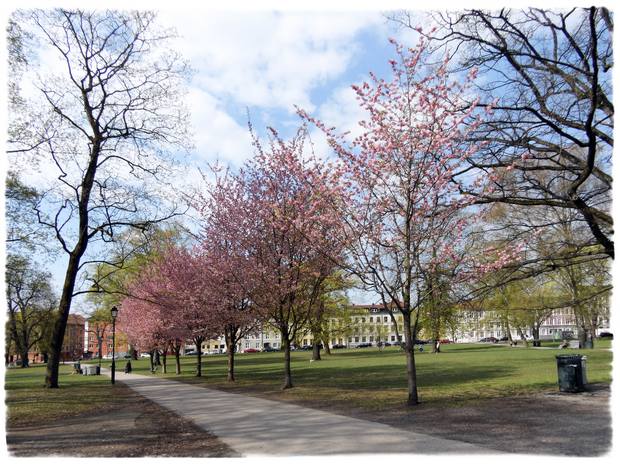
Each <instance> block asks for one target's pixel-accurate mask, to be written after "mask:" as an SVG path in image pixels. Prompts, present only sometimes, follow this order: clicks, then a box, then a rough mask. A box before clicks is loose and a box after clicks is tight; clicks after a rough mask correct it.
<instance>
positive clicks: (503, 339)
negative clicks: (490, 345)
mask: <svg viewBox="0 0 620 465" xmlns="http://www.w3.org/2000/svg"><path fill="white" fill-rule="evenodd" d="M507 340H508V336H504V337H500V338H499V342H506V341H507Z"/></svg>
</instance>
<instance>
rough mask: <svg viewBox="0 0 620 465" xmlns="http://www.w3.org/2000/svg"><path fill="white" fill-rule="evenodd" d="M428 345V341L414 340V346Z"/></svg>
mask: <svg viewBox="0 0 620 465" xmlns="http://www.w3.org/2000/svg"><path fill="white" fill-rule="evenodd" d="M430 343H431V341H428V340H426V339H416V340H415V341H414V344H416V345H418V344H420V345H424V344H430Z"/></svg>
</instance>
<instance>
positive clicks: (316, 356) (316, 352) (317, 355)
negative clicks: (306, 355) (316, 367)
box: [312, 341, 321, 361]
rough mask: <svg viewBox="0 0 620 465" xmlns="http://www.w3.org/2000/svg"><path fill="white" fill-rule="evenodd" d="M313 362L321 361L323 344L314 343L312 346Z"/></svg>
mask: <svg viewBox="0 0 620 465" xmlns="http://www.w3.org/2000/svg"><path fill="white" fill-rule="evenodd" d="M312 360H315V361H316V360H321V342H320V341H314V343H313V344H312Z"/></svg>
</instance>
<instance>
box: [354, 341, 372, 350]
mask: <svg viewBox="0 0 620 465" xmlns="http://www.w3.org/2000/svg"><path fill="white" fill-rule="evenodd" d="M357 347H358V349H366V348H367V347H372V344H371V343H370V342H362V343H361V344H359V345H358V346H357Z"/></svg>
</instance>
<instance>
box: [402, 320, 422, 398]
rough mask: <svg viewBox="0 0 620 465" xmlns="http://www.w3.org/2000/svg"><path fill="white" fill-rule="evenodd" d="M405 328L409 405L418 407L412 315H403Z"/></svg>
mask: <svg viewBox="0 0 620 465" xmlns="http://www.w3.org/2000/svg"><path fill="white" fill-rule="evenodd" d="M403 326H404V328H403V329H404V333H405V354H406V356H407V405H417V404H418V403H419V401H418V381H417V374H416V366H415V346H414V343H413V342H414V341H413V337H412V333H411V314H409V313H404V314H403Z"/></svg>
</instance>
